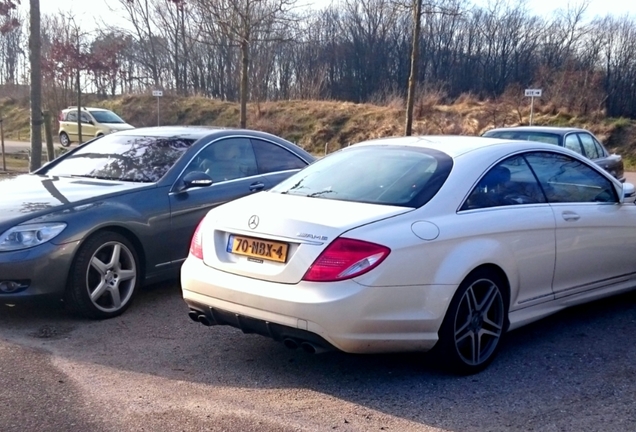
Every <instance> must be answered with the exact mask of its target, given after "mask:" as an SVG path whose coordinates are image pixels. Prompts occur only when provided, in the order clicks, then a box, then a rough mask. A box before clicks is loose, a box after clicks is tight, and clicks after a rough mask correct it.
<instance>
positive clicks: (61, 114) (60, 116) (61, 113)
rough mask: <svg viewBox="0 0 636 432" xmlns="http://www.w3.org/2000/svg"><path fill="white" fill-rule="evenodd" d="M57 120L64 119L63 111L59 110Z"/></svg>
mask: <svg viewBox="0 0 636 432" xmlns="http://www.w3.org/2000/svg"><path fill="white" fill-rule="evenodd" d="M57 119H58V121H64V113H63V112H62V111H60V115H59V116H58V117H57Z"/></svg>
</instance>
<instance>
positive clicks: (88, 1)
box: [22, 0, 636, 27]
mask: <svg viewBox="0 0 636 432" xmlns="http://www.w3.org/2000/svg"><path fill="white" fill-rule="evenodd" d="M487 1H489V0H471V2H472V3H474V4H485V3H486V2H487ZM588 1H589V3H590V4H589V7H588V10H587V14H586V15H587V18H590V19H591V18H594V17H595V16H597V15H601V16H605V15H607V14H611V15H617V16H620V15H625V14H630V15H631V16H632V17H635V18H636V1H634V0H588ZM22 3H23V5H28V2H27V1H23V2H22ZM118 3H119V2H118V0H40V9H41V13H42V14H51V13H56V12H58V11H64V12H67V11H70V12H72V13H73V14H75V15H76V17H77V18H79V19H81V20H82V21H83V22H84V23H85V24H86V26H87V27H88V26H90V25H95V24H94V23H95V22H98V21H101V20H106V21H108V22H112V23H114V24H115V23H117V22H118V21H121V18H120V17H118V14H117V13H115V12H111V11H110V10H109V6H111V7H113V6H116V5H117V4H118ZM298 3H299V4H300V3H302V4H307V5H309V6H313V7H316V8H320V7H324V6H326V5H329V4H330V3H331V0H314V1H312V0H299V2H298ZM568 3H571V4H579V1H572V0H529V1H528V6H529V8H530V10H531V11H533V12H535V13H537V14H540V15H550V14H551V13H552V12H554V11H555V10H558V9H567V7H568ZM23 7H24V6H23Z"/></svg>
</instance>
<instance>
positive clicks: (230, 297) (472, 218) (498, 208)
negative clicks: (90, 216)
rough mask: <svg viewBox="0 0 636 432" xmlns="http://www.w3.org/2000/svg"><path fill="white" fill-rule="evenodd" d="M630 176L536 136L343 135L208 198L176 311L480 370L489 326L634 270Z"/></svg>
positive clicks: (568, 302) (627, 280)
mask: <svg viewBox="0 0 636 432" xmlns="http://www.w3.org/2000/svg"><path fill="white" fill-rule="evenodd" d="M634 199H635V197H634V186H633V185H632V184H629V183H625V184H622V183H620V182H619V181H618V180H616V179H615V178H613V177H612V176H611V175H609V174H608V173H607V172H605V171H603V170H602V169H601V168H600V167H599V166H597V165H595V164H594V163H593V162H591V161H589V160H588V159H585V158H583V157H582V156H579V155H578V154H576V153H574V152H572V151H570V150H568V149H565V148H559V147H556V146H553V145H550V144H543V143H538V142H529V141H512V140H503V139H493V138H483V137H452V136H443V137H442V136H424V137H403V138H386V139H378V140H373V141H366V142H363V143H359V144H356V145H352V146H350V147H347V148H345V149H342V150H340V151H338V152H335V153H333V154H330V155H329V156H327V157H325V158H323V159H321V160H319V161H317V162H315V163H313V164H312V165H310V166H308V167H307V168H305V169H303V170H301V171H299V172H298V173H296V174H294V175H293V176H291V177H289V178H288V179H287V180H285V181H283V182H282V183H280V184H279V185H277V186H276V187H274V188H273V189H271V190H269V191H266V192H260V193H256V194H254V195H250V196H247V197H245V198H241V199H238V200H236V201H233V202H230V203H227V204H224V205H222V206H220V207H217V208H215V209H213V210H211V211H210V212H209V213H208V214H207V216H206V217H205V218H204V219H203V220H202V221H201V223H200V225H199V227H198V228H197V230H196V233H195V235H194V238H193V239H192V243H191V248H190V254H189V256H188V258H187V259H186V261H185V262H184V264H183V266H182V269H181V284H182V289H183V298H184V300H185V302H186V303H187V305H188V306H189V308H190V312H189V315H190V317H191V318H192V319H193V320H195V321H197V322H200V323H203V324H205V325H208V326H210V325H230V326H234V327H237V328H240V329H241V330H243V331H244V332H245V333H257V334H261V335H264V336H268V337H271V338H273V339H274V340H277V341H282V342H283V343H284V345H285V346H287V347H288V348H301V349H303V350H305V351H307V352H311V353H316V352H321V351H325V350H333V349H337V350H341V351H344V352H347V353H385V352H405V351H429V350H433V351H434V352H435V355H436V356H438V358H440V359H441V360H443V363H444V365H447V366H448V367H450V368H452V370H453V371H454V372H457V373H462V374H469V373H475V372H478V371H481V370H483V369H484V368H485V367H486V366H487V365H488V364H489V363H490V362H491V361H492V360H493V358H494V357H495V354H496V352H497V350H498V348H499V346H500V345H501V340H502V337H503V336H504V334H505V333H506V332H507V331H509V330H512V329H515V328H518V327H520V326H523V325H525V324H528V323H530V322H533V321H535V320H538V319H540V318H543V317H545V316H547V315H550V314H553V313H555V312H557V311H559V310H561V309H564V308H566V307H569V306H572V305H576V304H580V303H584V302H588V301H591V300H595V299H598V298H601V297H605V296H608V295H612V294H617V293H621V292H624V291H627V290H630V289H633V288H634V287H635V286H636V258H635V257H636V205H635V204H634Z"/></svg>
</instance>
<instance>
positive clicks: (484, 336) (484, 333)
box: [435, 269, 508, 375]
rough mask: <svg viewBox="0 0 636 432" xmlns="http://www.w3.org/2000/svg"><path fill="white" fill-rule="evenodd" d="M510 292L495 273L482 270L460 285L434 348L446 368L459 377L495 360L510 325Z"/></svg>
mask: <svg viewBox="0 0 636 432" xmlns="http://www.w3.org/2000/svg"><path fill="white" fill-rule="evenodd" d="M507 317H508V291H507V289H506V286H505V284H504V281H503V280H501V277H500V276H499V275H497V274H496V273H495V272H492V271H488V270H486V269H479V270H476V271H474V272H473V273H471V274H470V275H468V276H467V277H466V279H465V280H464V281H463V282H462V283H461V285H460V286H459V288H458V289H457V292H456V293H455V295H454V296H453V300H452V301H451V303H450V306H449V307H448V311H447V312H446V316H445V317H444V321H443V322H442V326H441V328H440V331H439V342H438V343H437V346H436V347H435V351H436V352H435V355H436V356H438V360H439V361H440V363H441V365H442V367H443V368H445V369H447V370H449V371H450V372H453V373H457V374H460V375H470V374H474V373H477V372H481V371H482V370H484V369H485V368H486V367H488V365H489V364H490V363H491V362H492V361H493V359H494V358H495V356H496V354H497V351H498V350H499V347H500V345H501V340H502V338H503V336H504V334H505V331H506V329H507V323H508V318H507Z"/></svg>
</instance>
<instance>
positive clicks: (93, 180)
mask: <svg viewBox="0 0 636 432" xmlns="http://www.w3.org/2000/svg"><path fill="white" fill-rule="evenodd" d="M313 161H314V157H313V156H312V155H311V154H309V153H307V152H306V151H304V150H303V149H302V148H300V147H298V146H296V145H295V144H292V143H290V142H288V141H285V140H283V139H281V138H279V137H276V136H273V135H270V134H267V133H262V132H256V131H250V130H241V129H217V128H206V127H156V128H140V129H132V130H129V131H122V132H117V133H114V134H110V135H107V136H104V137H100V138H97V139H94V140H92V141H89V142H87V143H85V144H83V145H81V146H79V147H77V148H75V149H73V150H71V151H69V152H68V153H66V154H64V155H62V156H60V157H59V158H57V159H55V160H54V161H52V162H50V163H48V164H47V165H45V166H44V167H42V168H40V169H39V170H38V171H36V172H34V173H32V174H25V175H21V176H18V177H15V178H11V179H5V180H2V181H0V304H12V303H16V302H18V301H20V300H26V299H33V298H42V297H52V298H57V299H63V300H64V302H65V304H66V305H67V306H68V307H69V308H70V309H71V310H72V311H74V312H76V313H79V314H81V315H84V316H86V317H88V318H93V319H105V318H111V317H114V316H117V315H119V314H121V313H123V312H124V311H125V310H126V309H127V308H128V307H129V306H130V304H131V301H132V299H133V297H134V295H135V292H136V291H138V288H139V287H140V286H141V285H143V284H148V283H152V282H158V281H161V280H166V279H169V278H173V277H177V276H178V274H179V269H180V267H181V264H182V263H183V261H184V260H185V258H186V257H187V255H188V250H189V246H190V240H191V238H192V235H193V233H194V230H195V229H196V226H197V224H198V222H199V221H200V220H201V219H202V218H203V216H204V215H205V214H206V213H207V211H208V210H210V209H211V208H212V207H215V206H218V205H220V204H223V203H225V202H227V201H230V200H233V199H236V198H238V197H241V196H244V195H248V194H252V193H257V192H259V191H262V190H266V189H269V188H271V187H273V186H274V185H276V184H277V183H279V182H280V181H282V180H283V179H285V178H287V177H288V176H290V175H291V174H293V173H295V172H297V171H298V170H300V169H302V168H304V167H305V166H307V165H308V164H310V163H312V162H313Z"/></svg>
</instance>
